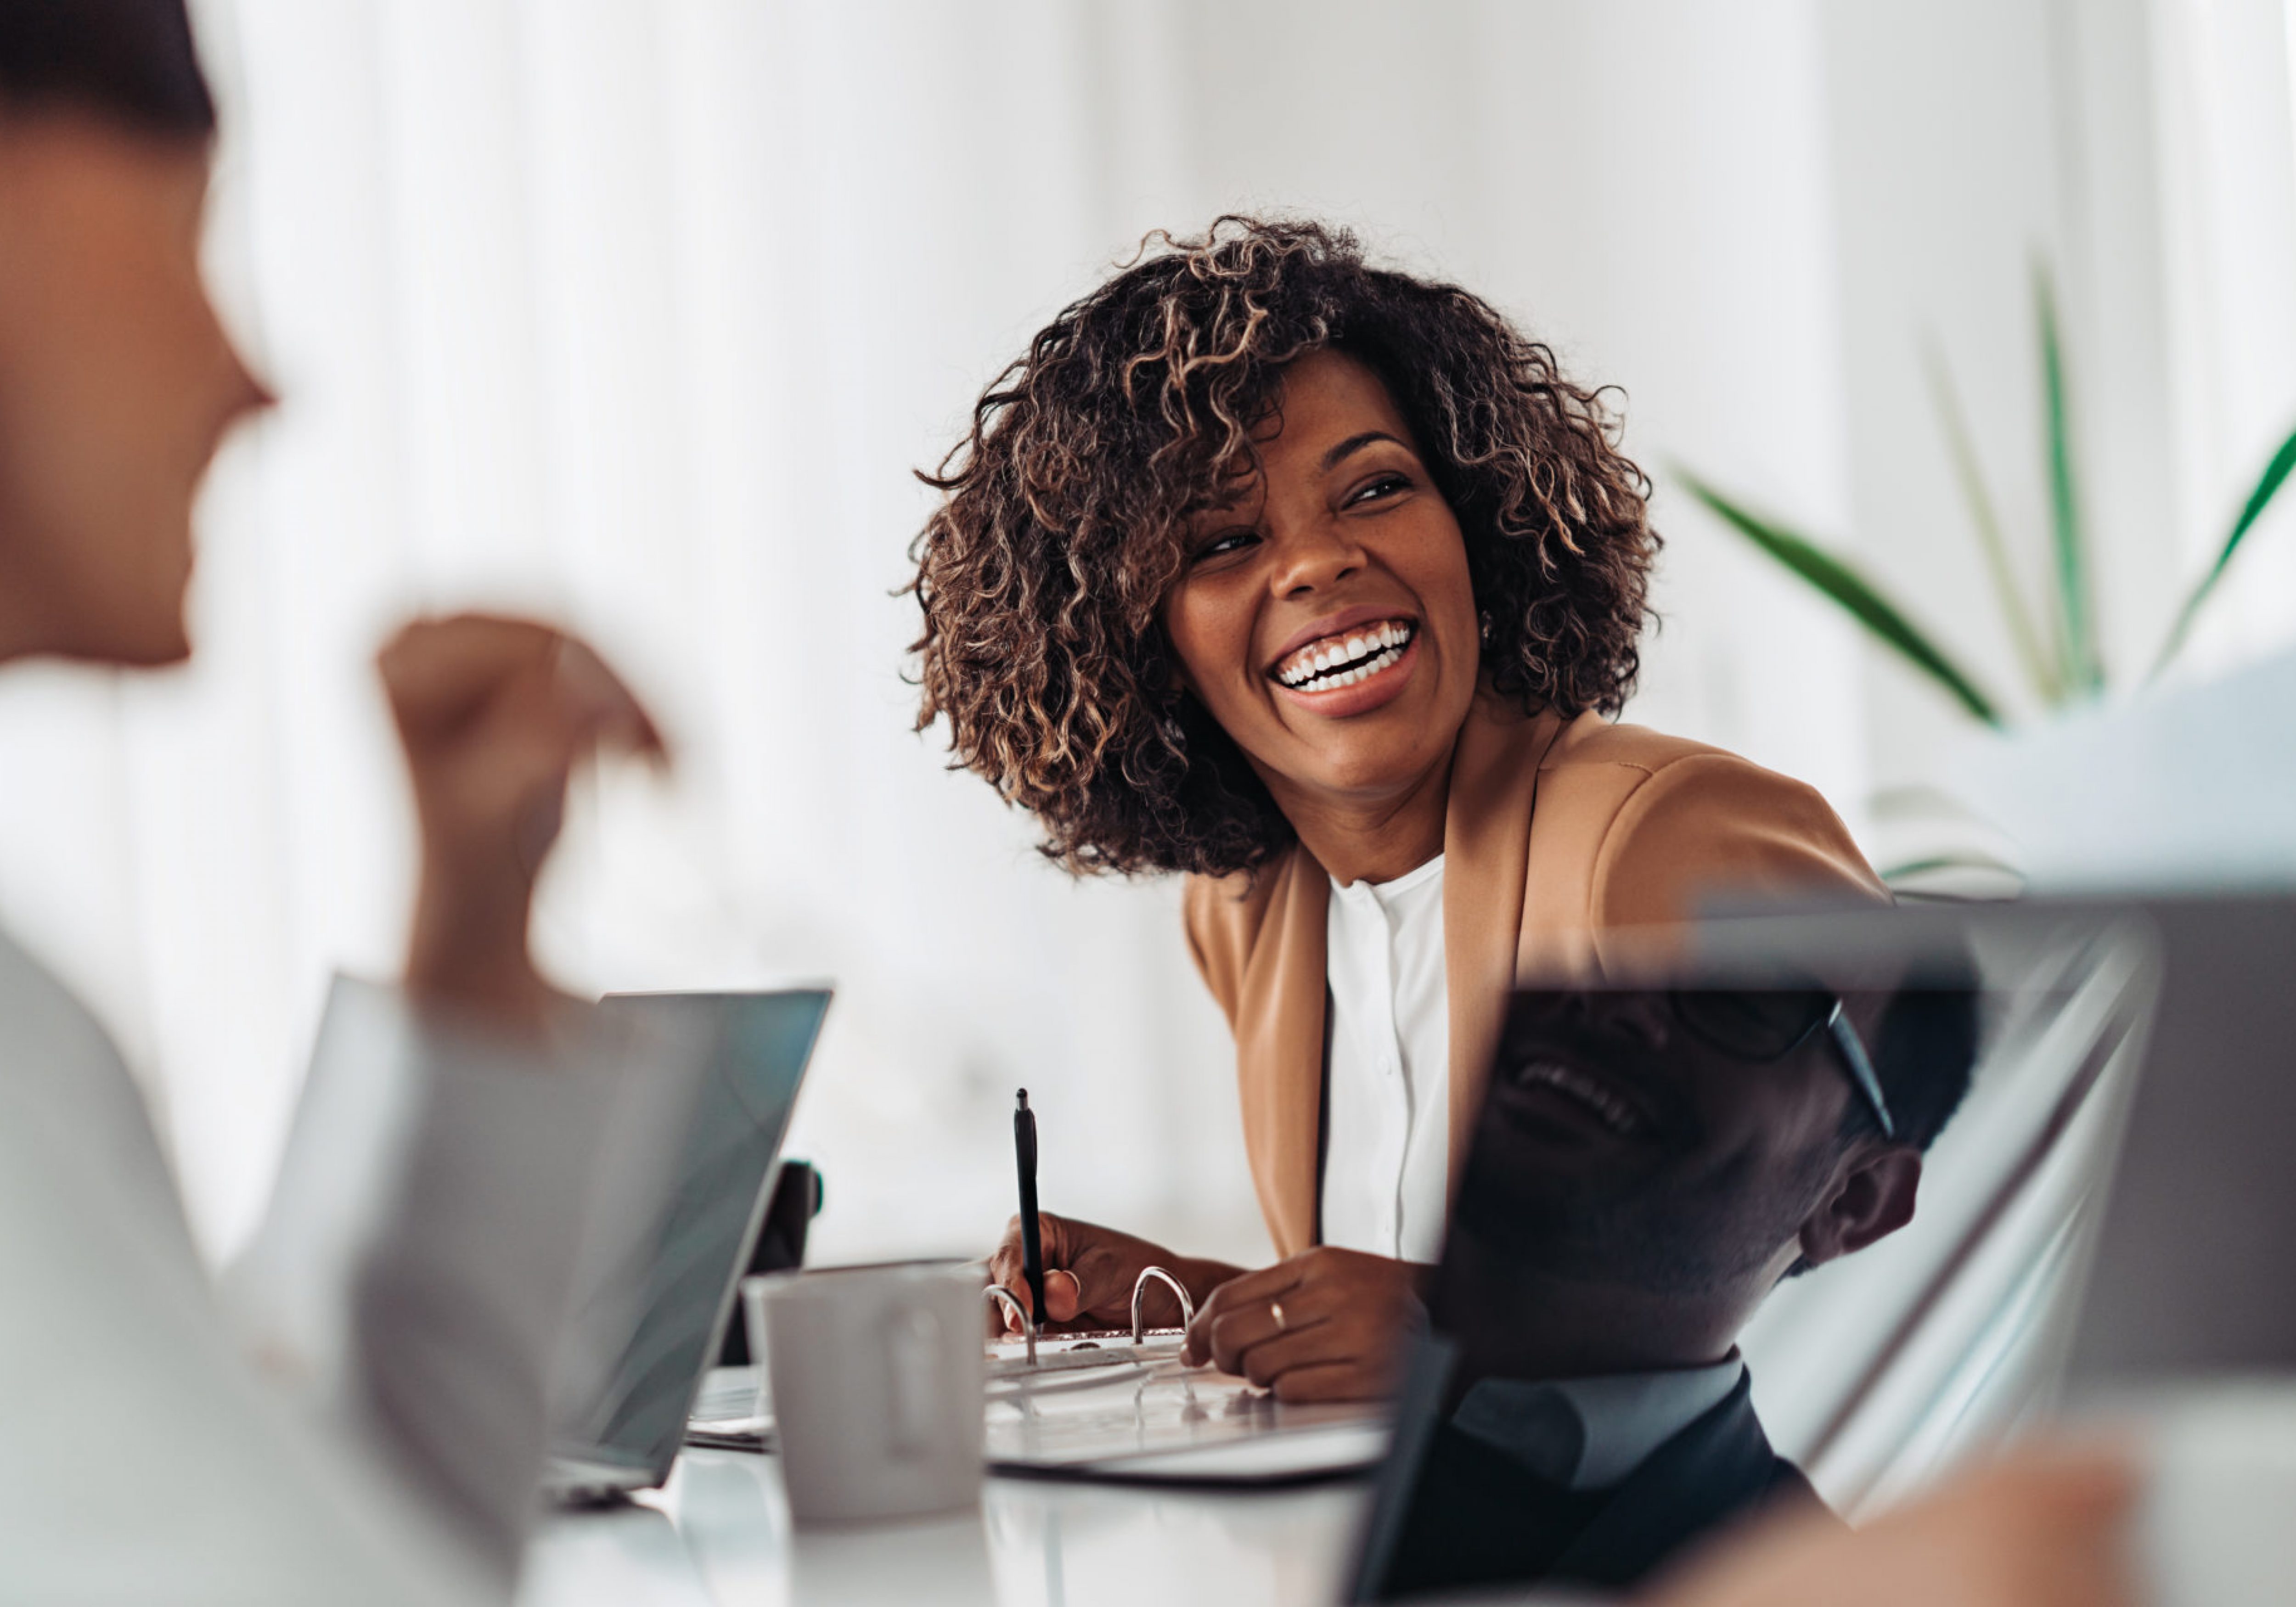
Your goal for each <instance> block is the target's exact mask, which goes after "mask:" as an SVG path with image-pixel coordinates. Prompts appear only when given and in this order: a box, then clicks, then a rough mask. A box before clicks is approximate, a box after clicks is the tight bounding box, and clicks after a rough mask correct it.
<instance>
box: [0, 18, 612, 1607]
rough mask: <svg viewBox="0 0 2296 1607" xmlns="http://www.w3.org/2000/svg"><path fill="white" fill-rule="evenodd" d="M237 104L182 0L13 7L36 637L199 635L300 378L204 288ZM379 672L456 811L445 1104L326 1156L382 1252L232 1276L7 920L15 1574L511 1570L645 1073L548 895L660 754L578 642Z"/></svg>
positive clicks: (1, 1212)
mask: <svg viewBox="0 0 2296 1607" xmlns="http://www.w3.org/2000/svg"><path fill="white" fill-rule="evenodd" d="M214 124H215V113H214V110H213V107H212V105H211V104H210V102H209V94H208V90H207V87H206V85H205V83H204V82H203V80H202V78H201V71H200V67H199V64H198V61H197V60H196V57H195V53H194V51H193V40H192V37H191V33H190V30H189V26H188V23H187V20H186V18H185V15H184V6H183V0H6V3H5V4H0V661H12V660H24V659H29V658H35V657H46V658H61V659H65V660H78V661H79V662H83V663H88V664H95V665H110V666H122V667H143V666H164V665H168V664H173V663H176V662H178V661H180V660H183V659H184V657H185V656H186V655H187V654H188V653H189V652H190V644H189V642H188V640H187V638H186V635H185V627H184V593H185V587H186V585H187V583H188V580H189V578H190V574H191V568H192V541H191V523H190V521H191V511H192V504H193V496H194V493H195V491H196V489H197V488H198V486H199V484H200V482H201V479H202V477H203V475H204V473H205V471H206V468H207V465H208V463H209V457H210V456H211V455H212V454H213V452H214V450H215V448H216V447H217V443H218V442H219V440H220V439H222V437H223V436H224V435H225V432H226V431H227V430H229V429H230V428H231V427H232V425H233V424H234V422H237V421H240V420H242V419H243V418H245V417H247V416H249V415H250V414H254V413H257V412H258V411H259V410H261V409H262V408H264V407H265V406H267V405H268V404H269V402H270V398H268V397H267V396H266V394H265V392H264V389H263V388H262V386H261V385H260V384H259V383H258V381H256V380H255V379H254V378H252V377H251V376H250V373H249V372H248V370H247V369H246V367H245V366H244V365H242V362H241V360H240V358H239V357H238V355H237V354H236V353H235V352H234V349H233V348H232V345H231V343H230V341H229V340H228V339H227V338H226V337H225V333H224V332H223V331H222V329H221V328H220V326H219V325H218V324H217V319H216V316H215V315H214V313H213V311H212V309H211V307H210V306H209V301H208V298H207V295H206V292H205V289H204V287H203V285H202V283H201V276H200V272H199V266H198V264H199V244H200V234H201V214H202V209H203V206H204V200H205V194H206V187H207V181H208V173H209V146H210V143H211V138H212V133H213V129H214ZM381 670H382V676H383V680H384V683H385V685H386V687H387V690H388V693H389V701H390V706H391V709H392V713H393V715H394V717H395V718H396V721H397V725H398V732H399V734H400V736H401V738H402V740H403V743H404V746H405V749H406V756H407V758H408V761H409V765H410V768H411V771H412V775H413V781H414V797H415V802H416V805H417V811H418V814H419V816H420V820H421V826H422V880H421V886H420V890H419V895H418V898H417V903H416V911H415V916H414V930H413V936H412V940H411V944H410V949H409V954H408V958H407V963H406V980H405V987H404V988H403V989H402V990H400V992H399V993H398V994H397V995H396V996H393V995H391V994H389V991H388V990H378V991H380V992H381V994H382V996H383V998H384V1000H385V1001H386V1003H387V1005H388V1007H389V1009H390V1010H393V1011H395V1012H396V1013H397V1014H396V1017H395V1021H396V1027H395V1028H394V1030H395V1031H397V1032H398V1035H399V1036H398V1037H397V1038H396V1039H395V1040H394V1041H395V1042H396V1043H397V1045H398V1048H397V1049H396V1050H394V1051H392V1053H395V1054H398V1055H399V1058H400V1060H401V1061H402V1062H404V1064H403V1070H406V1073H407V1076H408V1078H409V1081H408V1083H407V1085H406V1086H410V1087H412V1088H413V1089H414V1091H415V1092H414V1111H413V1112H412V1115H411V1117H410V1119H409V1120H408V1122H407V1124H406V1127H405V1128H404V1130H403V1131H402V1132H401V1133H400V1136H399V1139H400V1141H399V1142H398V1144H397V1147H396V1148H395V1149H394V1150H393V1151H392V1152H390V1153H389V1154H383V1155H379V1156H368V1157H365V1158H361V1157H357V1156H354V1155H329V1156H326V1157H323V1158H321V1159H320V1161H319V1164H318V1165H317V1166H316V1168H312V1167H306V1168H304V1169H305V1170H307V1171H310V1170H314V1169H316V1171H317V1172H318V1173H320V1174H322V1175H323V1176H324V1174H328V1173H330V1172H334V1171H337V1170H340V1171H343V1172H345V1173H351V1172H360V1171H362V1169H363V1168H364V1170H365V1173H366V1174H367V1175H368V1176H369V1177H370V1181H371V1182H372V1184H373V1197H372V1199H371V1200H370V1201H368V1205H369V1207H370V1217H371V1219H370V1220H367V1221H365V1222H364V1223H353V1224H348V1225H347V1226H344V1229H343V1232H342V1233H341V1234H339V1235H338V1238H339V1240H340V1244H339V1248H340V1249H341V1250H342V1251H343V1255H344V1258H345V1260H346V1264H344V1265H341V1266H338V1267H316V1266H313V1265H312V1264H310V1262H309V1260H308V1258H307V1257H306V1258H304V1259H303V1260H302V1261H300V1262H299V1261H298V1260H297V1259H296V1258H294V1257H292V1256H291V1257H288V1258H286V1259H285V1260H284V1261H277V1260H275V1261H274V1263H273V1265H272V1267H271V1270H270V1272H269V1273H266V1268H265V1265H264V1264H265V1260H266V1258H265V1257H264V1256H263V1255H262V1254H260V1253H258V1254H257V1255H256V1256H255V1257H254V1258H253V1265H252V1267H251V1268H250V1270H249V1271H248V1272H247V1273H246V1274H245V1275H234V1277H231V1278H227V1279H226V1280H225V1282H224V1283H223V1285H222V1288H221V1290H220V1291H218V1290H217V1288H216V1287H213V1286H211V1285H210V1283H209V1280H208V1278H207V1276H206V1274H205V1271H204V1269H203V1268H202V1267H201V1263H200V1261H199V1259H198V1257H197V1255H196V1252H195V1250H194V1247H193V1242H192V1239H191V1237H190V1234H189V1233H188V1231H187V1229H186V1226H185V1222H184V1217H183V1214H182V1209H181V1206H180V1202H179V1201H178V1199H177V1197H176V1192H175V1188H174V1185H173V1180H172V1178H171V1176H170V1173H169V1168H168V1163H167V1161H166V1160H165V1158H164V1157H163V1154H162V1152H161V1148H160V1144H159V1142H158V1140H157V1138H156V1136H155V1134H154V1131H153V1128H152V1126H151V1123H150V1121H149V1119H148V1117H147V1115H146V1113H145V1111H144V1110H143V1106H142V1104H141V1103H140V1101H139V1100H138V1098H137V1096H136V1095H135V1089H134V1087H133V1085H132V1084H131V1082H130V1080H129V1078H128V1074H127V1071H126V1070H125V1069H124V1067H123V1066H122V1064H121V1062H120V1059H119V1054H118V1053H117V1052H116V1051H115V1049H114V1048H113V1046H112V1045H111V1042H110V1041H109V1039H108V1038H107V1037H106V1036H105V1034H104V1032H103V1029H102V1028H101V1027H100V1026H99V1025H98V1024H97V1023H96V1021H94V1019H93V1018H92V1017H91V1016H90V1015H89V1014H88V1013H87V1012H86V1010H85V1009H84V1008H83V1007H82V1006H81V1005H80V1004H78V1002H77V1001H75V1000H74V999H73V998H72V997H71V996H70V995H69V994H68V993H67V992H66V991H65V990H64V989H63V988H61V986H60V985H59V984H58V983H57V982H56V981H55V980H53V979H52V978H51V977H49V976H48V975H47V974H45V972H43V971H42V970H41V969H40V968H39V967H38V966H37V964H36V963H34V962H33V961H32V960H31V959H30V958H29V957H28V956H27V955H25V954H24V953H23V952H22V951H21V950H20V949H19V948H17V947H15V946H14V945H13V944H12V943H11V942H10V941H8V940H7V939H5V938H0V1289H4V1290H5V1291H6V1292H5V1315H4V1316H0V1390H4V1391H5V1397H6V1404H5V1406H4V1408H0V1597H4V1598H5V1599H7V1600H10V1601H68V1600H69V1601H126V1602H138V1603H141V1602H160V1601H184V1602H188V1601H202V1602H207V1601H212V1602H231V1603H313V1602H323V1601H324V1602H333V1603H345V1602H357V1603H365V1602H373V1603H407V1602H418V1601H419V1602H424V1603H455V1602H485V1601H498V1600H501V1599H503V1598H504V1597H505V1596H506V1595H507V1594H508V1591H509V1588H510V1585H511V1581H512V1578H513V1576H514V1573H515V1569H516V1563H517V1559H518V1556H519V1554H520V1550H521V1545H522V1541H523V1534H524V1529H525V1526H526V1522H527V1520H528V1516H529V1510H530V1508H531V1507H532V1505H533V1502H534V1494H535V1480H536V1474H537V1471H538V1467H539V1463H540V1458H541V1455H542V1452H543V1448H544V1442H545V1436H546V1409H547V1404H548V1395H549V1388H548V1386H549V1379H550V1376H551V1374H552V1373H553V1370H554V1368H555V1366H556V1365H557V1364H558V1362H559V1360H560V1353H561V1350H562V1345H563V1343H564V1338H563V1335H564V1332H565V1326H566V1324H565V1320H564V1319H565V1313H566V1306H567V1302H568V1300H569V1298H570V1294H571V1292H572V1289H571V1283H572V1279H573V1277H574V1275H575V1273H576V1270H577V1268H576V1250H577V1240H578V1231H577V1230H578V1225H579V1223H580V1222H581V1221H582V1219H583V1216H584V1212H585V1209H586V1204H587V1202H588V1197H589V1193H590V1190H591V1186H592V1179H593V1178H594V1175H595V1172H596V1169H597V1168H596V1167H595V1165H594V1161H595V1160H596V1159H597V1157H598V1156H599V1154H600V1153H601V1152H602V1148H603V1146H602V1139H603V1128H604V1127H606V1126H607V1124H608V1121H609V1119H610V1117H611V1114H612V1112H613V1110H614V1101H615V1097H616V1090H617V1088H618V1087H619V1086H621V1079H620V1078H619V1077H618V1076H616V1075H615V1071H614V1069H613V1068H612V1067H611V1065H610V1064H607V1063H604V1062H605V1058H606V1057H601V1056H594V1055H590V1054H586V1050H585V1047H584V1045H585V1044H586V1038H587V1034H588V1031H589V1028H588V1025H587V1023H586V1019H585V1013H584V1012H583V1011H582V1010H581V1009H580V1008H579V1007H578V1006H576V1005H573V1004H571V1003H570V1002H566V1001H561V1000H559V999H558V998H557V997H556V996H554V995H553V993H552V991H551V990H550V989H549V988H546V987H545V984H544V983H543V981H542V980H541V979H540V978H539V976H538V975H537V973H536V972H535V970H534V968H533V966H532V965H531V964H530V963H529V958H528V950H527V942H526V931H527V916H528V907H529V900H530V898H531V894H532V891H533V887H534V881H535V877H536V874H537V871H538V870H539V868H540V865H541V863H542V860H543V857H544V856H545V854H546V852H547V851H548V849H549V848H550V845H551V843H552V840H553V838H554V836H555V834H556V831H557V826H558V822H559V818H560V811H561V806H562V796H563V790H564V786H565V783H566V779H567V775H568V773H569V771H570V767H573V766H575V765H577V764H578V763H579V762H581V760H582V759H583V758H585V757H586V755H588V754H589V753H590V752H591V751H592V750H594V749H595V748H597V747H599V746H600V745H601V744H604V745H608V746H613V747H619V748H626V749H637V750H650V751H651V750H658V743H657V742H656V739H655V736H654V733H653V729H652V726H651V724H650V723H649V722H648V720H647V719H646V717H645V716H644V713H643V712H642V711H641V710H640V709H638V707H637V705H636V704H635V702H634V701H632V700H631V699H630V697H629V695H628V693H627V692H625V691H624V690H623V688H622V687H621V686H620V685H619V683H618V682H617V681H616V680H615V679H614V677H613V676H611V674H610V673H609V672H607V670H606V669H605V668H604V667H603V665H601V664H600V663H599V662H598V660H596V659H595V658H594V657H593V656H591V655H590V654H589V653H588V652H586V650H584V649H583V648H582V647H581V646H579V645H578V644H575V643H573V642H571V641H570V640H568V639H567V638H565V637H562V636H560V635H557V634H555V633H554V632H552V631H549V630H547V629H545V628H543V627H538V626H534V625H529V624H524V623H520V622H516V621H509V620H499V619H476V618H463V619H453V620H446V621H430V622H422V623H417V624H414V625H412V626H409V627H406V629H405V630H403V631H402V632H401V633H400V634H399V635H398V636H397V637H396V639H395V640H393V641H392V643H391V644H389V647H388V648H387V649H386V650H385V651H384V652H383V655H382V658H381ZM12 776H13V778H14V779H12V781H11V782H10V783H9V784H10V785H12V786H24V785H36V784H37V778H36V776H34V775H30V774H29V771H28V768H27V760H25V759H22V758H20V759H19V760H18V761H16V764H15V766H14V767H13V768H12ZM343 1036H346V1035H339V1034H333V1033H329V1032H323V1035H322V1045H323V1048H322V1054H321V1058H322V1061H323V1062H324V1060H325V1058H326V1055H327V1054H328V1053H329V1051H328V1050H327V1048H326V1047H325V1045H328V1044H330V1043H334V1042H337V1040H338V1039H339V1038H340V1037H343ZM370 1036H371V1035H370ZM348 1037H353V1038H357V1037H358V1035H357V1034H350V1035H348ZM368 1046H369V1047H370V1048H373V1045H372V1044H370V1045H368ZM339 1047H340V1045H339ZM357 1048H358V1045H357V1044H355V1043H354V1044H353V1045H350V1047H349V1048H348V1050H345V1051H343V1052H345V1053H356V1052H357ZM330 1070H332V1069H331V1068H329V1067H327V1066H325V1065H324V1064H321V1065H315V1067H314V1069H313V1073H312V1076H313V1080H314V1084H315V1086H316V1085H317V1084H318V1083H319V1082H320V1081H321V1080H322V1078H323V1077H324V1075H325V1074H326V1073H327V1072H329V1071H330ZM338 1136H340V1135H338ZM290 1159H291V1160H294V1159H295V1157H294V1156H293V1155H291V1157H290ZM305 1215H306V1219H305V1220H302V1221H299V1222H296V1223H292V1224H290V1225H289V1226H291V1228H292V1229H294V1230H295V1231H296V1232H299V1233H302V1234H305V1236H306V1239H308V1237H309V1235H310V1234H312V1233H314V1232H317V1231H318V1230H319V1229H320V1228H322V1227H324V1224H321V1223H318V1222H316V1221H315V1220H313V1219H310V1217H311V1213H308V1212H307V1213H305ZM269 1231H270V1225H266V1233H265V1234H259V1235H258V1252H260V1251H261V1250H262V1247H263V1245H264V1243H265V1242H266V1235H267V1234H268V1233H269ZM319 1236H320V1237H321V1238H324V1237H325V1234H324V1233H320V1234H319ZM282 1266H284V1267H289V1268H291V1269H294V1268H299V1269H300V1271H302V1272H304V1273H306V1274H309V1275H310V1276H309V1277H308V1278H307V1279H306V1280H305V1282H306V1284H307V1286H304V1287H299V1288H285V1289H283V1288H280V1287H277V1286H275V1275H276V1273H277V1270H278V1268H279V1267H282ZM266 1277H270V1278H272V1279H273V1280H274V1282H273V1283H270V1284H267V1283H266ZM331 1293H332V1297H334V1298H336V1300H337V1306H338V1308H337V1309H334V1310H332V1311H323V1312H320V1313H318V1314H317V1317H316V1320H306V1319H308V1318H309V1317H310V1309H309V1308H310V1307H311V1304H312V1301H313V1300H314V1299H315V1298H316V1299H319V1300H325V1299H327V1298H330V1296H331ZM279 1314H290V1315H291V1316H294V1314H300V1316H295V1320H291V1321H287V1322H284V1323H275V1322H274V1321H273V1320H272V1319H273V1318H274V1317H275V1316H278V1315H279ZM266 1373H270V1374H272V1376H268V1377H266Z"/></svg>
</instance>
